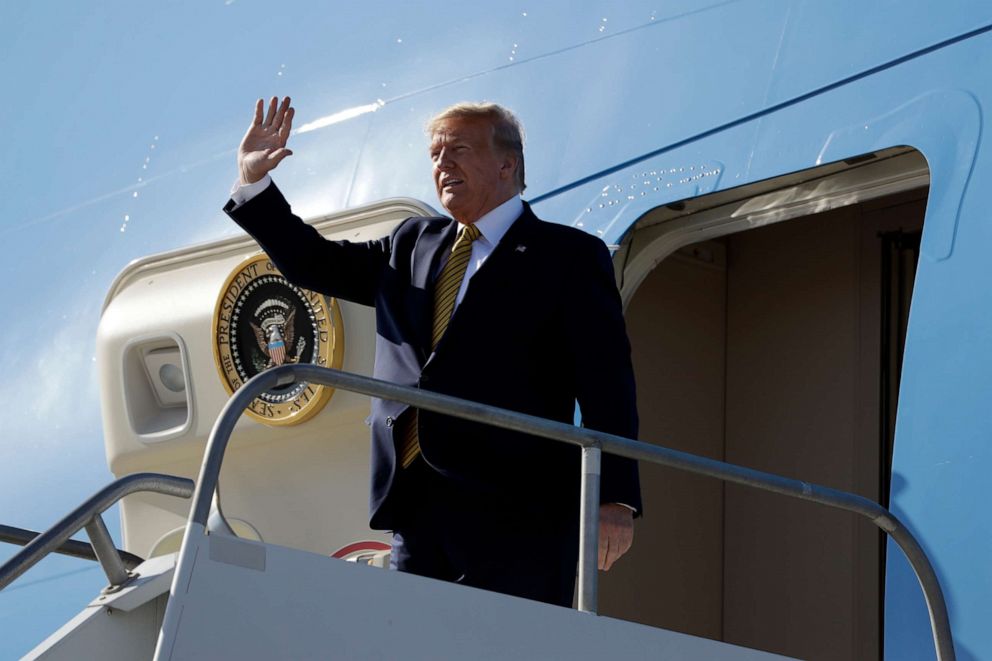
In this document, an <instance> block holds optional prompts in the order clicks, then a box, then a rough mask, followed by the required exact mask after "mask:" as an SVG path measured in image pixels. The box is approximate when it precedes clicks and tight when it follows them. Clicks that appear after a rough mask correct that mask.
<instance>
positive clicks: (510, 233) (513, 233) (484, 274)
mask: <svg viewBox="0 0 992 661" xmlns="http://www.w3.org/2000/svg"><path fill="white" fill-rule="evenodd" d="M538 222H540V221H538V219H537V216H535V215H534V212H533V211H531V210H530V205H528V204H527V203H526V202H525V203H524V211H523V213H522V214H520V217H519V218H517V219H516V220H515V221H514V222H513V224H512V225H510V229H508V230H506V234H504V235H503V238H502V239H501V240H500V242H499V245H497V246H496V249H495V250H493V252H492V254H491V255H489V257H488V258H486V263H485V264H483V265H482V268H481V269H479V271H478V273H476V274H475V275H473V276H472V279H471V280H469V281H468V289H467V290H466V291H465V299H464V300H463V301H462V303H464V302H465V301H466V300H468V298H469V296H472V293H473V290H474V291H476V292H478V291H479V290H480V289H484V288H485V286H486V283H487V282H489V281H490V280H493V279H495V280H496V281H497V282H498V281H499V280H500V279H501V277H500V276H501V274H504V273H506V272H507V270H513V269H515V268H516V267H517V265H518V264H519V262H520V260H521V259H522V258H523V257H524V255H526V253H527V250H529V249H530V245H531V238H532V236H533V230H534V227H535V225H536V224H537V223H538ZM460 307H461V305H459V308H460ZM455 314H456V315H457V314H458V310H455Z"/></svg>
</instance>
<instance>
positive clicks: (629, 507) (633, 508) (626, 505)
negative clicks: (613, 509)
mask: <svg viewBox="0 0 992 661" xmlns="http://www.w3.org/2000/svg"><path fill="white" fill-rule="evenodd" d="M613 504H614V505H619V506H621V507H626V508H627V509H629V510H630V511H631V512H633V513H634V514H637V508H636V507H631V506H630V505H628V504H627V503H613Z"/></svg>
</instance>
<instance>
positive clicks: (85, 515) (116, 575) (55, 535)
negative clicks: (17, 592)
mask: <svg viewBox="0 0 992 661" xmlns="http://www.w3.org/2000/svg"><path fill="white" fill-rule="evenodd" d="M139 491H151V492H154V493H161V494H165V495H167V496H177V497H179V498H189V497H190V496H191V495H192V494H193V480H190V479H187V478H185V477H176V476H174V475H163V474H161V473H134V474H133V475H126V476H124V477H122V478H120V479H118V480H114V481H113V482H111V483H110V484H108V485H107V486H105V487H104V488H102V489H100V490H99V491H97V492H96V493H95V494H93V495H92V496H90V497H89V498H88V499H87V500H86V502H84V503H83V504H82V505H80V506H79V507H77V508H76V509H74V510H73V511H72V512H70V513H69V514H67V515H66V516H65V517H64V518H63V519H62V520H61V521H59V522H58V523H56V524H55V525H54V526H52V527H51V528H49V529H48V530H46V531H45V532H43V533H41V534H40V535H38V536H37V537H35V538H34V539H32V540H31V541H30V542H28V544H27V545H26V546H25V547H24V548H23V549H21V550H20V551H18V552H17V553H16V554H14V556H13V557H12V558H10V559H9V560H8V561H7V562H5V563H4V564H3V566H2V567H0V590H3V589H4V588H5V587H7V586H8V585H10V584H11V583H13V582H14V581H15V580H16V579H17V578H18V577H19V576H20V575H21V574H23V573H24V572H26V571H27V570H29V569H31V567H33V566H35V565H36V564H38V562H40V561H41V559H42V558H44V557H45V556H46V555H48V554H49V553H52V552H54V551H58V550H59V549H60V548H62V547H63V546H65V545H66V543H67V542H69V541H70V539H69V538H70V537H72V536H73V535H75V534H76V533H77V532H79V531H80V530H82V529H83V528H86V533H87V535H89V538H90V541H91V542H92V551H93V554H94V555H95V556H96V558H97V559H98V560H99V561H100V565H101V566H102V567H103V571H104V573H105V574H106V575H107V580H109V581H110V585H109V587H108V588H107V591H108V592H110V591H114V590H118V589H120V588H121V587H122V586H123V585H125V584H126V583H127V582H128V581H130V580H131V579H132V578H133V574H132V573H131V572H129V571H128V569H127V568H126V566H125V564H124V562H123V561H122V559H121V556H120V554H119V553H118V551H117V547H116V546H114V540H113V539H112V538H111V537H110V533H109V532H108V531H107V526H106V524H105V523H104V522H103V517H102V516H101V514H103V512H105V511H106V510H107V509H109V508H110V507H111V506H112V505H113V504H114V503H116V502H117V501H118V500H120V499H121V498H123V497H124V496H127V495H129V494H132V493H136V492H139ZM80 543H81V542H76V544H80Z"/></svg>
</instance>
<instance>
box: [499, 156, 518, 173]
mask: <svg viewBox="0 0 992 661" xmlns="http://www.w3.org/2000/svg"><path fill="white" fill-rule="evenodd" d="M516 172H517V157H516V155H514V154H509V153H508V154H506V155H505V156H503V162H502V163H500V165H499V176H500V178H501V179H512V178H513V177H514V175H515V174H516Z"/></svg>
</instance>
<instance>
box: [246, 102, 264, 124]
mask: <svg viewBox="0 0 992 661" xmlns="http://www.w3.org/2000/svg"><path fill="white" fill-rule="evenodd" d="M264 104H265V102H264V101H262V100H261V99H259V100H258V101H256V102H255V116H254V117H252V120H251V128H254V127H256V126H261V124H262V107H263V105H264ZM251 128H249V130H251Z"/></svg>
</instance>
